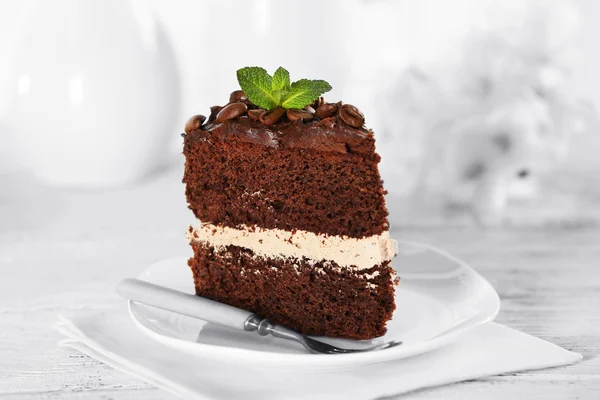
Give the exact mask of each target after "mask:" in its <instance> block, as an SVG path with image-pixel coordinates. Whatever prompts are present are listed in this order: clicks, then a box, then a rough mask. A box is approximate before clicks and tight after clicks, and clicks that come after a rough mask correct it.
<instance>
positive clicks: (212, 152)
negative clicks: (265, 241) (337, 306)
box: [183, 118, 388, 238]
mask: <svg viewBox="0 0 600 400" xmlns="http://www.w3.org/2000/svg"><path fill="white" fill-rule="evenodd" d="M252 124H253V123H252V122H251V121H250V122H249V121H248V119H247V118H240V119H239V120H236V121H226V122H225V123H223V124H221V125H218V126H216V127H213V128H211V130H200V129H198V130H196V131H193V132H191V133H190V134H188V135H186V137H185V144H184V155H185V157H186V167H185V174H184V178H183V182H184V183H185V184H186V196H187V200H188V203H189V207H190V209H191V210H192V211H193V212H194V214H195V215H196V217H197V218H198V219H199V220H201V221H202V222H207V223H212V224H216V225H224V226H230V227H237V226H240V225H247V226H252V225H256V226H260V227H262V228H267V229H272V228H278V229H284V230H290V231H293V230H306V231H310V232H315V233H325V234H330V235H345V236H348V237H354V238H361V237H365V236H371V235H377V234H380V233H382V232H384V231H386V230H388V221H387V214H388V213H387V209H386V207H385V200H384V193H385V192H384V190H383V186H382V182H381V177H380V175H379V171H378V169H377V166H378V163H379V160H380V158H379V156H378V155H377V153H375V150H374V149H375V144H374V143H375V142H374V139H373V135H372V133H371V132H368V131H364V132H363V131H359V130H356V129H354V128H348V127H344V126H338V125H336V124H334V123H333V122H332V125H331V126H329V127H326V128H327V129H325V128H323V127H322V126H315V127H310V126H309V127H305V128H302V132H301V134H299V133H298V132H299V130H300V127H297V126H296V125H291V126H288V127H287V128H285V129H284V127H280V128H278V129H279V130H276V129H274V128H269V129H271V130H268V129H267V128H265V127H264V126H262V127H261V126H259V125H257V126H254V125H252ZM292 128H294V129H296V130H293V129H292ZM261 129H262V130H261ZM297 131H298V132H297Z"/></svg>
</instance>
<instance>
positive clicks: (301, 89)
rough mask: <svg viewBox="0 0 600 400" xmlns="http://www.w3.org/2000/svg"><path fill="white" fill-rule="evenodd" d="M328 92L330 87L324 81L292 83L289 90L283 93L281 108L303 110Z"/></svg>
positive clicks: (307, 80)
mask: <svg viewBox="0 0 600 400" xmlns="http://www.w3.org/2000/svg"><path fill="white" fill-rule="evenodd" d="M330 90H331V85H329V83H327V82H325V81H322V80H309V79H300V80H299V81H296V82H294V83H292V85H291V87H290V90H287V91H284V93H283V97H282V102H281V106H282V107H284V108H287V109H289V108H303V107H305V106H307V105H309V104H310V103H312V102H313V101H315V100H316V99H317V98H318V97H319V96H320V95H322V94H323V93H325V92H329V91H330Z"/></svg>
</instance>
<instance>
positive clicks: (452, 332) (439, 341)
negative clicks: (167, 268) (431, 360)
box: [127, 240, 500, 368]
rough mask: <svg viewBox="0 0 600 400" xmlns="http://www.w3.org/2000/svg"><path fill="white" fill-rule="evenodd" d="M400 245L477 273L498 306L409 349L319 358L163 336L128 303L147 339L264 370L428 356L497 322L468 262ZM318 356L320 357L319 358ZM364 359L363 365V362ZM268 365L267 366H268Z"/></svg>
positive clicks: (437, 250)
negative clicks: (484, 289) (425, 354)
mask: <svg viewBox="0 0 600 400" xmlns="http://www.w3.org/2000/svg"><path fill="white" fill-rule="evenodd" d="M397 242H398V245H399V246H400V245H403V244H404V245H408V246H411V247H420V248H422V249H426V250H428V251H432V252H434V253H437V254H439V255H441V256H443V257H445V258H448V259H450V260H452V261H453V262H455V263H457V264H458V265H460V267H461V268H464V269H465V270H467V271H468V272H469V273H471V274H474V275H475V276H476V277H477V279H478V280H479V281H480V283H481V284H483V285H484V286H485V287H486V292H487V293H488V295H489V296H491V297H492V299H491V300H493V302H494V306H493V307H490V308H491V309H490V310H488V311H487V312H486V313H485V315H475V316H473V317H472V318H470V319H469V322H470V324H469V325H467V326H465V327H463V328H461V329H454V328H456V327H450V328H449V329H448V330H446V331H443V332H442V333H440V334H438V335H436V336H434V337H432V338H429V339H427V340H425V341H423V342H419V343H414V344H411V345H410V346H409V347H404V346H397V347H392V348H389V349H385V350H379V351H375V352H365V353H353V354H336V355H335V356H326V355H322V356H321V355H318V354H312V353H279V352H269V351H262V350H253V349H244V348H238V347H235V348H234V347H229V346H224V345H218V344H210V343H200V342H191V341H189V340H185V339H181V338H177V337H174V336H171V335H166V334H161V333H159V332H157V331H155V330H153V329H151V328H149V327H147V326H146V325H145V324H144V323H143V322H142V318H140V317H138V316H137V314H139V309H138V310H136V307H141V308H142V309H143V308H144V307H148V306H145V305H143V304H138V303H135V302H133V301H131V300H128V307H127V308H128V313H129V316H130V318H131V320H132V321H133V323H134V325H135V326H136V327H137V328H138V329H139V330H140V331H142V332H143V333H145V334H146V335H147V336H149V337H151V338H153V339H154V340H156V341H158V342H161V343H164V344H167V345H169V346H172V347H175V348H176V349H178V350H181V351H187V352H193V354H197V355H200V356H212V357H215V356H219V357H220V358H221V357H222V358H223V359H225V358H228V357H230V356H233V357H234V358H236V361H241V360H244V359H245V360H246V361H255V362H251V364H254V365H256V366H262V367H264V368H278V367H281V366H286V367H292V368H301V367H310V368H332V367H333V368H334V367H338V366H348V365H365V364H373V363H378V362H384V361H390V360H396V359H402V358H407V357H411V356H414V355H417V354H422V353H426V352H429V351H432V350H435V349H439V348H441V347H444V346H446V345H448V344H450V343H452V342H453V341H455V340H456V339H457V338H458V337H460V336H463V335H464V334H466V333H467V332H470V331H471V330H473V329H475V328H477V327H479V326H481V325H483V324H485V323H488V322H490V321H493V320H494V319H495V318H496V316H497V315H498V312H499V311H500V297H499V295H498V293H497V292H496V290H495V289H494V287H493V286H492V285H491V284H490V283H489V281H488V280H487V279H486V278H485V277H484V276H482V275H481V274H479V272H477V270H475V269H474V268H473V267H471V266H470V265H468V264H467V263H465V262H464V261H462V260H460V259H458V258H457V257H454V256H452V255H451V254H449V253H447V252H446V251H444V250H442V249H440V248H437V247H435V246H432V245H429V244H425V243H421V242H416V241H409V240H397ZM174 258H184V257H169V258H164V259H161V260H158V261H156V262H154V263H152V264H150V265H149V266H147V267H146V268H145V269H144V270H143V271H142V272H140V274H138V278H142V275H144V273H146V271H148V270H149V269H151V268H152V267H153V266H155V265H157V264H159V263H161V262H164V261H166V260H169V259H174ZM315 356H318V357H315ZM360 360H362V362H360ZM349 361H359V362H350V363H349ZM265 364H267V365H266V366H265Z"/></svg>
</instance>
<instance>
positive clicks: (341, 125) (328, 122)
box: [186, 92, 375, 155]
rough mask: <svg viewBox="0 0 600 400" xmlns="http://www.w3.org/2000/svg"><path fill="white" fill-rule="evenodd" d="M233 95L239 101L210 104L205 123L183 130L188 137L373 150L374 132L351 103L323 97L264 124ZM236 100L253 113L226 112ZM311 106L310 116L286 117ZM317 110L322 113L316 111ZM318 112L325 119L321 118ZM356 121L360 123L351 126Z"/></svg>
mask: <svg viewBox="0 0 600 400" xmlns="http://www.w3.org/2000/svg"><path fill="white" fill-rule="evenodd" d="M234 93H237V92H234ZM232 98H234V99H240V100H239V102H230V103H229V104H228V105H226V106H225V107H221V106H213V107H211V115H210V117H209V118H208V120H207V121H206V123H205V124H204V125H202V126H201V127H199V128H197V129H195V130H193V131H191V132H186V133H188V134H189V136H188V138H187V140H192V141H193V140H214V139H219V140H223V141H239V142H245V143H254V144H260V145H263V146H267V147H271V148H280V147H284V148H302V149H312V150H317V151H326V152H335V153H356V154H362V155H371V154H373V153H374V152H375V144H374V139H373V133H372V131H370V130H368V129H365V128H364V126H362V123H363V122H364V118H362V114H361V113H360V111H358V110H357V109H356V107H354V106H351V105H346V104H344V105H342V104H341V102H340V103H337V104H332V103H324V101H323V99H322V98H320V99H318V100H316V101H315V103H313V104H312V107H311V106H308V107H307V108H306V109H305V110H295V112H294V113H287V114H285V115H283V116H281V117H280V118H279V119H278V120H277V121H276V122H275V123H272V124H266V123H263V122H261V121H260V119H259V120H255V119H254V118H252V117H255V116H256V114H258V113H260V112H261V110H259V109H257V107H256V106H255V105H253V104H251V103H250V104H248V100H247V99H245V96H243V95H241V94H240V93H237V96H233V94H232ZM239 103H242V104H246V105H248V110H249V112H250V113H251V114H252V115H251V117H249V116H248V113H247V112H244V113H238V112H227V111H229V109H230V108H233V107H232V105H233V104H239ZM240 105H241V104H240ZM313 107H317V108H316V109H317V111H316V112H315V116H314V118H312V119H308V118H298V119H296V120H294V121H290V118H288V117H287V115H294V116H296V115H301V116H306V113H309V112H311V111H312V112H314V108H313ZM237 108H238V107H236V108H235V110H237ZM239 108H240V109H241V108H242V107H239ZM319 109H321V111H322V112H319ZM340 110H341V112H340ZM347 110H351V111H352V114H351V117H352V118H349V117H348V115H350V114H349V113H347V112H345V111H347ZM221 111H223V112H221ZM323 111H326V112H323ZM224 114H230V115H231V116H232V117H231V118H228V119H224V117H223V116H224ZM311 115H312V113H311ZM318 115H321V116H323V117H324V118H322V119H321V118H319V117H318ZM325 115H327V117H325ZM227 116H229V115H227ZM227 116H226V117H227ZM263 116H264V114H263ZM307 119H308V120H307ZM264 120H265V119H263V121H264ZM217 121H219V122H217ZM269 122H270V121H269ZM359 124H360V126H352V125H359Z"/></svg>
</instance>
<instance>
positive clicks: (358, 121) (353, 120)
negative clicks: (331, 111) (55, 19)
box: [339, 104, 365, 128]
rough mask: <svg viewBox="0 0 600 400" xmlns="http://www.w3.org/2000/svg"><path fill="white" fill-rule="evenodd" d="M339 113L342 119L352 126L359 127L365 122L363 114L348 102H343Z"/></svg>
mask: <svg viewBox="0 0 600 400" xmlns="http://www.w3.org/2000/svg"><path fill="white" fill-rule="evenodd" d="M339 115H340V118H341V119H342V121H344V122H345V123H346V124H348V125H350V126H351V127H353V128H360V127H361V126H362V125H363V124H364V123H365V116H364V115H363V114H362V113H361V112H360V111H359V110H358V108H356V107H354V106H352V105H350V104H344V105H343V106H342V108H340V113H339Z"/></svg>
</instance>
